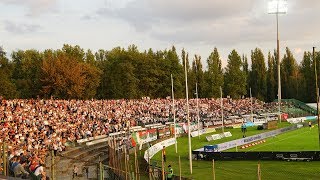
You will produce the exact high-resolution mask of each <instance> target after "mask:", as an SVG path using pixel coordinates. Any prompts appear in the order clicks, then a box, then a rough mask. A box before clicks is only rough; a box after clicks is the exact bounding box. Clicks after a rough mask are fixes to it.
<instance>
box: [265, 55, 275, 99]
mask: <svg viewBox="0 0 320 180" xmlns="http://www.w3.org/2000/svg"><path fill="white" fill-rule="evenodd" d="M274 66H275V64H274V56H272V55H271V53H270V52H269V53H268V71H267V98H266V100H267V101H268V102H271V101H273V100H274V99H275V98H276V94H277V93H276V92H277V91H275V90H276V88H275V87H276V86H277V82H276V79H275V76H274V73H276V72H275V71H274Z"/></svg>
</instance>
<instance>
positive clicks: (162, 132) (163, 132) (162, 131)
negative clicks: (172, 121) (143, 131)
mask: <svg viewBox="0 0 320 180" xmlns="http://www.w3.org/2000/svg"><path fill="white" fill-rule="evenodd" d="M158 132H159V138H163V137H166V136H170V127H164V128H159V129H158Z"/></svg>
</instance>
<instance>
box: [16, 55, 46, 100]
mask: <svg viewBox="0 0 320 180" xmlns="http://www.w3.org/2000/svg"><path fill="white" fill-rule="evenodd" d="M12 60H13V67H14V69H13V74H12V78H13V80H14V83H15V86H16V87H17V90H18V93H19V96H20V97H21V98H36V97H37V96H38V95H39V94H40V89H41V81H40V78H41V64H42V60H43V57H42V53H40V52H38V51H36V50H26V51H22V50H19V51H14V52H13V53H12Z"/></svg>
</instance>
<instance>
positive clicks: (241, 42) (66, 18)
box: [0, 0, 320, 64]
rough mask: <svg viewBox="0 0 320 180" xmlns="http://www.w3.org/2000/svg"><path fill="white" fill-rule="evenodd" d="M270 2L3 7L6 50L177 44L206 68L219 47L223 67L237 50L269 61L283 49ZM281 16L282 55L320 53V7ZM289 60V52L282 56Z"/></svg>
mask: <svg viewBox="0 0 320 180" xmlns="http://www.w3.org/2000/svg"><path fill="white" fill-rule="evenodd" d="M267 2H268V1H267V0H215V1H213V0H201V1H194V0H0V10H1V11H0V46H2V47H3V48H4V49H5V50H6V51H7V52H9V53H10V52H12V51H14V50H18V49H23V50H25V49H37V50H44V49H57V48H61V47H62V45H63V44H65V43H67V44H71V45H80V46H81V47H82V48H84V49H92V50H94V51H95V50H98V49H100V48H101V49H107V50H110V49H112V48H113V47H117V46H121V47H127V46H128V45H130V44H136V45H137V46H138V47H139V49H140V50H144V49H147V48H150V47H151V48H153V49H157V50H163V49H165V48H170V47H171V46H172V45H175V46H176V48H177V49H178V51H179V54H180V51H181V49H182V48H185V49H186V50H187V51H188V52H189V53H190V54H191V56H192V57H193V55H194V54H199V55H201V56H202V59H203V61H205V60H206V59H207V57H208V55H209V54H210V52H211V51H212V49H213V48H214V47H217V48H218V50H219V52H220V56H221V58H222V60H223V64H226V59H227V56H228V54H229V52H231V50H232V49H236V50H237V51H238V52H239V53H241V54H242V53H244V54H247V55H248V57H249V58H250V51H251V50H252V49H254V48H255V47H259V48H261V49H262V50H263V51H264V53H265V55H266V53H267V52H268V51H269V50H271V51H272V50H273V49H274V48H275V47H276V21H275V16H274V15H269V14H268V13H267ZM288 5H289V6H288V13H287V14H286V15H282V16H281V17H280V22H279V23H280V24H279V25H280V44H281V51H282V52H283V51H284V48H285V47H286V46H288V47H289V48H290V49H291V50H292V51H293V53H294V55H295V57H296V58H297V60H298V61H300V60H301V57H302V54H303V51H311V50H312V46H319V49H320V41H319V39H320V33H319V32H320V25H319V23H318V20H319V19H320V12H319V9H320V1H317V0H288ZM282 55H283V53H282Z"/></svg>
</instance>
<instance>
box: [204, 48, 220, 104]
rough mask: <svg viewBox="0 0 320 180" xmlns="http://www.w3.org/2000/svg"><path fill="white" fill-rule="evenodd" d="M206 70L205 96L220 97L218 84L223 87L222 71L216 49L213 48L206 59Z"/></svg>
mask: <svg viewBox="0 0 320 180" xmlns="http://www.w3.org/2000/svg"><path fill="white" fill-rule="evenodd" d="M207 64H208V71H206V72H205V74H204V79H205V83H204V95H205V97H214V98H217V97H220V86H221V87H223V80H224V79H223V72H222V65H221V59H220V56H219V53H218V49H217V48H214V50H213V52H211V54H210V56H209V57H208V59H207Z"/></svg>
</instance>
